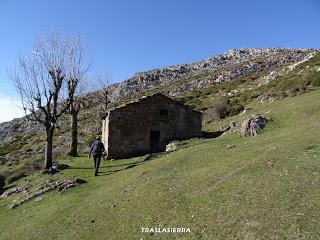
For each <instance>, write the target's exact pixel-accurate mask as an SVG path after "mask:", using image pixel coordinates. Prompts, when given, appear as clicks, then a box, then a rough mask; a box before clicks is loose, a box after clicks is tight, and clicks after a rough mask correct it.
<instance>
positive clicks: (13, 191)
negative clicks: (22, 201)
mask: <svg viewBox="0 0 320 240" xmlns="http://www.w3.org/2000/svg"><path fill="white" fill-rule="evenodd" d="M29 189H30V185H29V184H27V185H24V186H21V187H13V188H9V189H8V190H7V191H5V192H4V193H2V195H1V196H0V198H7V197H8V196H11V195H14V194H17V193H20V192H24V191H27V190H29Z"/></svg>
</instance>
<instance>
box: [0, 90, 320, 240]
mask: <svg viewBox="0 0 320 240" xmlns="http://www.w3.org/2000/svg"><path fill="white" fill-rule="evenodd" d="M319 99H320V91H319V90H317V91H313V92H310V93H307V94H303V95H300V96H297V97H291V98H286V99H283V100H279V101H275V102H273V103H265V104H259V103H255V104H253V105H251V106H250V107H251V110H249V111H248V112H247V115H250V114H252V113H262V114H265V115H267V116H269V117H272V118H273V119H274V121H272V122H270V123H269V125H268V126H267V128H266V129H265V130H264V131H263V133H262V134H261V135H259V136H257V137H253V138H240V137H239V136H237V135H235V134H228V135H225V136H222V137H220V138H218V139H194V140H190V141H187V142H186V145H185V148H183V149H180V150H178V151H175V152H172V153H169V154H162V155H159V156H157V157H154V158H153V159H151V160H149V161H143V162H140V163H139V164H138V166H136V167H134V168H129V169H125V168H126V166H128V164H129V163H131V162H139V161H141V160H142V158H135V159H128V160H121V161H114V162H110V161H104V162H103V164H102V168H101V172H102V173H101V176H100V177H97V178H93V177H92V170H91V161H89V160H88V159H86V158H77V159H64V160H61V162H66V163H67V164H69V165H71V166H72V168H71V169H68V170H65V171H63V172H62V173H60V175H59V176H58V177H66V176H78V177H80V178H82V179H85V180H87V181H88V183H87V184H84V185H82V186H80V187H78V188H75V189H72V190H69V191H67V192H66V193H64V194H62V195H61V196H60V195H58V194H57V193H56V192H52V193H48V194H46V195H45V197H44V199H43V200H41V201H39V202H36V201H31V202H30V203H26V204H24V205H22V206H20V207H18V208H16V209H13V210H10V209H9V208H8V207H7V206H8V205H9V204H10V203H11V202H12V200H13V199H14V197H13V198H9V199H6V200H0V219H1V224H0V239H148V238H150V235H149V234H142V233H141V232H140V227H156V226H161V227H180V226H182V227H190V228H191V234H188V235H177V234H176V235H174V234H171V235H168V234H161V235H156V236H155V237H156V239H319V238H320V227H319V222H320V200H319V199H320V190H319V185H320V162H319V157H320V139H319V135H320V122H319V118H320V104H319ZM244 117H245V116H236V117H233V119H243V118H244ZM225 121H230V119H228V120H225ZM223 123H224V122H220V124H223ZM214 127H215V126H214V125H211V126H210V125H209V126H206V128H207V129H212V128H214ZM228 144H235V145H236V147H235V148H232V149H227V148H226V146H227V145H228ZM267 162H269V163H270V162H272V163H273V166H270V164H267ZM115 170H121V171H115ZM40 178H43V176H41V175H40V174H38V175H33V176H29V177H28V178H27V179H31V180H32V179H33V180H39V179H40ZM25 180H26V179H22V180H20V181H19V182H18V184H22V183H23V182H24V181H25ZM92 220H94V222H92Z"/></svg>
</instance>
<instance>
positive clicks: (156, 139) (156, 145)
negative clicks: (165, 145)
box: [150, 131, 160, 153]
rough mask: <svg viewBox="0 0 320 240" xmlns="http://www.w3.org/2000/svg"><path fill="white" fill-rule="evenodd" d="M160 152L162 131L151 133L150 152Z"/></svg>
mask: <svg viewBox="0 0 320 240" xmlns="http://www.w3.org/2000/svg"><path fill="white" fill-rule="evenodd" d="M159 151H160V131H150V152H153V153H154V152H159Z"/></svg>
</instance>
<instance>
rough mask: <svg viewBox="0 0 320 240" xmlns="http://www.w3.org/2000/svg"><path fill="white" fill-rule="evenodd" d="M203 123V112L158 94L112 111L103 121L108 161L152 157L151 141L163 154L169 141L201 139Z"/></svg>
mask: <svg viewBox="0 0 320 240" xmlns="http://www.w3.org/2000/svg"><path fill="white" fill-rule="evenodd" d="M201 122H202V115H201V113H200V112H196V111H194V110H192V109H190V108H187V107H185V106H184V105H183V104H182V103H180V102H178V101H175V100H172V99H170V98H168V97H165V96H163V95H161V94H155V95H152V96H149V97H145V98H142V99H140V100H138V101H136V102H132V103H129V104H127V105H125V106H122V107H118V108H115V109H113V110H111V111H110V112H109V113H108V116H107V118H106V120H105V121H104V126H103V128H104V129H103V141H104V143H105V145H106V148H107V152H108V158H114V159H118V158H126V157H130V156H135V155H141V154H145V153H149V152H151V143H150V138H151V141H152V142H153V143H152V146H153V147H154V146H158V149H153V150H154V151H157V150H158V151H163V150H165V146H166V144H167V143H168V142H169V141H170V140H173V139H187V138H191V137H198V136H201ZM151 132H152V133H151ZM150 134H151V135H152V136H150ZM158 134H159V138H158ZM157 140H159V145H157Z"/></svg>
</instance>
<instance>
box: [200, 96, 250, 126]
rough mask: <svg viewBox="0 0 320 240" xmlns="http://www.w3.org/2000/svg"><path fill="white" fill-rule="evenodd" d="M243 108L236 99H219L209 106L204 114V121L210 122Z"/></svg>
mask: <svg viewBox="0 0 320 240" xmlns="http://www.w3.org/2000/svg"><path fill="white" fill-rule="evenodd" d="M243 110H244V106H243V105H242V104H240V103H239V101H238V100H237V99H235V100H231V99H225V98H224V99H219V100H217V101H215V102H214V103H213V104H212V106H211V107H209V108H208V109H207V111H206V113H205V116H204V122H206V123H208V122H212V121H215V120H219V119H222V118H226V117H231V116H234V115H237V114H238V113H240V112H241V111H243Z"/></svg>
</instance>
